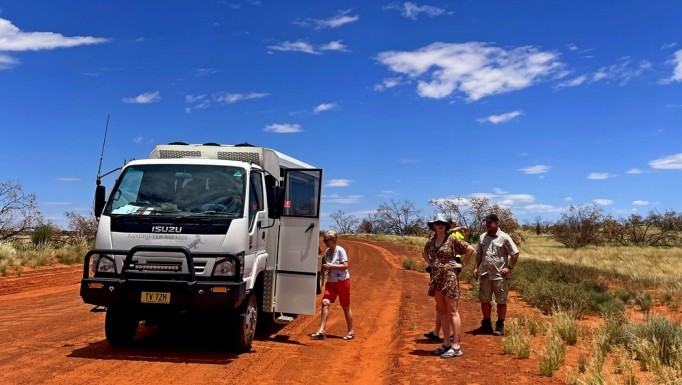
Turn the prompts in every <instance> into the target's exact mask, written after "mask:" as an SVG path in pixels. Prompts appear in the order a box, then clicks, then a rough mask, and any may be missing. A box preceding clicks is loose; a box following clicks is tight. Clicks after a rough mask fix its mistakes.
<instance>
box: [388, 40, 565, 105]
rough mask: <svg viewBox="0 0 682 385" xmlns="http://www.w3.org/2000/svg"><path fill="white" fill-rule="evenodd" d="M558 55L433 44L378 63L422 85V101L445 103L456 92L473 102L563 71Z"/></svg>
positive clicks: (533, 50)
mask: <svg viewBox="0 0 682 385" xmlns="http://www.w3.org/2000/svg"><path fill="white" fill-rule="evenodd" d="M558 57H559V54H558V53H556V52H548V51H540V50H539V49H538V48H536V47H531V46H524V47H517V48H512V49H505V48H500V47H494V46H491V45H490V44H488V43H481V42H469V43H433V44H430V45H428V46H426V47H422V48H420V49H418V50H415V51H386V52H382V53H380V54H379V55H378V56H377V60H378V61H379V62H380V63H382V64H384V65H386V66H387V67H388V68H389V70H391V71H393V72H395V73H399V74H403V75H406V76H408V77H410V78H412V79H417V80H418V85H417V93H418V94H419V96H421V97H425V98H434V99H440V98H445V97H447V96H449V95H451V94H452V93H454V92H457V91H459V92H461V93H463V94H465V95H466V97H467V99H468V100H469V101H476V100H479V99H481V98H484V97H486V96H490V95H495V94H501V93H506V92H511V91H515V90H520V89H523V88H527V87H530V86H531V85H533V84H534V83H536V82H538V81H540V80H541V79H542V78H543V77H546V76H549V75H551V74H554V73H556V72H558V70H559V69H561V68H562V67H563V64H562V63H561V62H559V60H558Z"/></svg>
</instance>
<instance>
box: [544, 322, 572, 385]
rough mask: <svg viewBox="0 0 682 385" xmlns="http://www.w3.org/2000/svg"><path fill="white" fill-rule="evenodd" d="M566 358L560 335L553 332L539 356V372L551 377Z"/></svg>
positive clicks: (564, 346)
mask: <svg viewBox="0 0 682 385" xmlns="http://www.w3.org/2000/svg"><path fill="white" fill-rule="evenodd" d="M565 358H566V345H565V344H564V340H563V339H561V337H560V336H559V335H558V334H556V333H555V332H553V333H552V334H551V335H550V336H549V339H548V341H547V344H546V347H545V350H544V351H543V352H542V354H541V356H540V374H542V375H543V376H545V377H552V376H553V375H554V372H556V371H557V370H558V369H559V368H560V367H561V364H563V362H564V359H565Z"/></svg>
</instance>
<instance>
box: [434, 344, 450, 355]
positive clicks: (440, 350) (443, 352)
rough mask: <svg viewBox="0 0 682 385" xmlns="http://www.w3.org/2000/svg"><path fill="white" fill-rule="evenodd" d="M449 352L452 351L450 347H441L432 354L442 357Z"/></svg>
mask: <svg viewBox="0 0 682 385" xmlns="http://www.w3.org/2000/svg"><path fill="white" fill-rule="evenodd" d="M448 350H452V349H451V347H450V346H445V345H441V346H440V347H439V348H438V349H436V350H434V351H432V352H431V354H433V355H434V356H440V355H441V354H445V352H447V351H448Z"/></svg>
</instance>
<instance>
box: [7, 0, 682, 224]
mask: <svg viewBox="0 0 682 385" xmlns="http://www.w3.org/2000/svg"><path fill="white" fill-rule="evenodd" d="M680 14H682V3H680V2H675V1H658V2H644V1H630V2H623V1H618V2H617V1H608V0H606V1H599V2H594V1H572V2H566V1H550V0H535V1H509V0H499V1H473V0H468V1H451V2H438V1H424V2H421V1H419V2H416V1H415V2H391V1H371V2H369V1H355V2H352V1H324V2H322V1H315V2H313V1H306V2H304V1H301V2H283V1H267V0H260V1H254V0H233V1H231V0H224V1H223V0H194V1H166V2H156V1H139V0H138V1H124V0H121V1H116V2H93V1H30V0H26V1H6V0H0V132H2V138H3V141H4V149H3V151H1V152H0V164H2V167H1V168H0V179H1V180H7V179H19V180H20V181H21V183H22V184H23V185H24V187H25V189H26V190H27V191H29V192H34V193H35V194H36V195H37V197H38V202H39V207H40V209H41V211H42V212H43V214H44V215H45V217H46V218H49V219H51V220H53V221H55V222H57V223H58V224H64V223H65V221H64V219H63V215H62V214H63V212H64V211H67V210H77V211H80V212H87V211H88V210H89V209H90V207H91V204H92V195H93V190H94V178H95V175H96V172H97V165H98V160H99V152H100V146H101V141H102V135H103V129H104V123H105V121H106V116H107V114H110V115H111V122H110V126H109V137H108V142H107V149H106V153H105V160H104V167H103V169H105V170H110V169H112V168H115V167H117V166H119V165H121V164H122V163H123V161H124V159H130V158H144V157H146V156H147V155H148V154H149V152H151V150H152V149H153V147H154V145H155V144H157V143H167V142H170V141H176V140H182V141H186V142H191V143H204V142H220V143H226V144H232V143H241V142H244V141H248V142H250V143H253V144H256V145H260V146H266V147H271V148H275V149H277V150H280V151H282V152H285V153H287V154H289V155H292V156H294V157H297V158H300V159H301V160H304V161H306V162H308V163H311V164H314V165H316V166H319V167H321V168H324V169H325V177H326V180H327V186H326V187H325V189H324V192H323V193H324V196H325V198H324V202H323V212H324V213H327V214H328V213H331V212H334V211H336V210H339V209H341V210H343V211H345V212H346V213H355V214H357V215H358V216H364V215H365V213H367V212H370V211H372V210H374V209H376V207H377V206H378V205H379V204H380V203H382V202H385V201H388V200H390V199H397V200H411V201H414V202H415V203H416V204H417V205H418V206H419V207H421V208H423V209H424V213H425V214H430V213H431V209H430V208H429V207H428V205H427V202H428V201H429V200H430V199H433V198H445V197H463V198H470V197H472V196H481V195H484V196H489V197H490V198H491V199H492V200H493V201H496V202H499V203H501V204H503V205H505V206H509V207H511V208H512V210H513V211H514V212H515V213H516V215H517V216H518V217H519V218H520V219H521V220H524V219H529V220H530V219H532V218H534V217H536V216H538V215H539V216H542V217H545V218H551V217H556V216H557V215H558V214H557V213H558V212H561V211H562V210H563V209H565V207H567V205H569V204H583V203H592V202H596V203H598V204H600V205H602V206H603V207H604V209H605V210H606V212H609V213H612V214H613V215H615V216H626V215H629V214H630V213H632V212H633V211H638V212H640V213H646V212H647V211H649V210H652V209H657V210H666V209H675V210H682V199H681V198H680V194H679V190H680V188H681V187H682V178H681V177H682V144H681V143H682V141H680V134H682V23H680V20H679V15H680ZM113 180H114V179H113V177H109V178H107V179H106V180H105V184H107V185H108V186H109V187H110V186H111V185H112V183H113ZM328 224H329V221H328V220H325V222H324V223H323V227H324V226H326V225H328Z"/></svg>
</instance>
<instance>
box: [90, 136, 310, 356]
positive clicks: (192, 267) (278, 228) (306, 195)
mask: <svg viewBox="0 0 682 385" xmlns="http://www.w3.org/2000/svg"><path fill="white" fill-rule="evenodd" d="M321 183H322V170H321V169H317V168H314V167H313V166H310V165H308V164H306V163H304V162H301V161H299V160H296V159H294V158H292V157H289V156H287V155H284V154H282V153H279V152H277V151H274V150H271V149H267V148H263V147H254V146H252V145H249V144H248V143H244V144H240V145H220V144H216V143H206V144H186V143H182V142H174V143H171V144H168V145H158V146H156V147H155V149H154V150H153V151H152V153H151V155H150V156H149V159H144V160H134V161H131V162H129V163H128V164H126V165H125V166H124V167H123V168H122V170H121V173H120V175H119V176H118V178H117V179H116V182H115V185H114V187H113V189H112V191H111V194H110V196H109V198H108V199H106V200H105V191H104V186H101V185H99V180H98V187H97V190H96V193H95V214H96V216H97V217H98V218H99V227H98V229H97V238H96V242H95V248H94V249H92V250H90V251H89V252H88V253H87V255H86V257H85V264H84V271H83V279H82V281H81V288H80V294H81V297H82V298H83V301H84V302H85V303H88V304H93V305H96V306H97V307H96V308H98V309H103V308H106V317H105V325H104V329H105V335H106V339H107V341H108V342H109V344H110V345H111V346H113V347H118V346H126V345H129V344H130V342H131V341H132V340H133V338H134V336H135V334H136V332H137V329H138V326H139V323H140V322H141V321H144V322H145V323H147V324H151V325H160V326H161V325H164V323H166V322H167V321H168V320H170V319H173V318H175V317H176V316H180V315H184V316H187V315H189V316H197V317H200V318H201V319H205V320H207V322H210V323H211V325H212V326H216V327H215V329H214V330H215V331H216V333H215V334H216V336H217V337H219V338H223V337H227V338H226V340H229V341H231V342H232V344H233V346H234V347H235V349H236V350H237V351H239V352H245V351H248V350H250V349H251V345H252V342H253V339H254V334H255V330H256V324H257V321H258V318H259V314H261V315H269V316H270V317H273V318H276V319H279V321H281V322H286V321H289V320H291V317H290V315H295V314H314V312H315V296H316V294H317V291H318V290H319V280H318V274H319V264H318V242H319V241H318V239H319V230H320V226H319V218H320V197H321V186H322V185H321ZM268 313H270V314H268ZM277 315H279V317H277Z"/></svg>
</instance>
